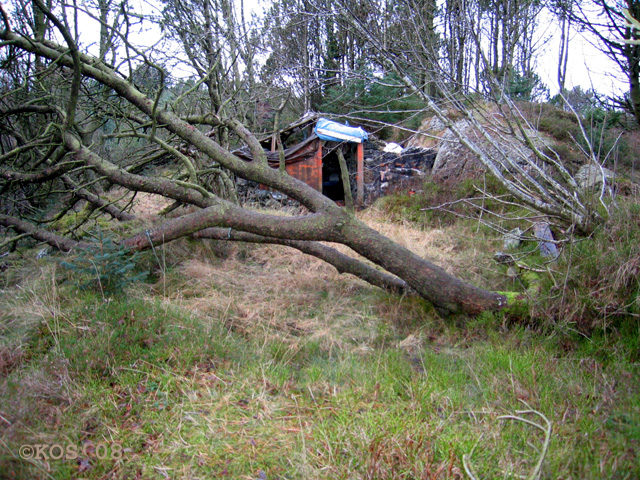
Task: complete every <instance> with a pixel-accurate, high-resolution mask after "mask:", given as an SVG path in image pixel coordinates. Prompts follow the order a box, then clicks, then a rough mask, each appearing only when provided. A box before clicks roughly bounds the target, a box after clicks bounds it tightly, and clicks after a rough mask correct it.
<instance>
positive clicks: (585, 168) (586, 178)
mask: <svg viewBox="0 0 640 480" xmlns="http://www.w3.org/2000/svg"><path fill="white" fill-rule="evenodd" d="M574 178H575V180H576V183H577V184H578V186H579V187H580V188H581V189H582V190H591V189H594V188H598V189H599V188H602V183H603V179H604V182H605V183H606V185H607V186H612V184H613V182H614V180H615V178H616V174H615V173H614V172H612V171H611V170H609V169H607V168H604V167H600V166H599V165H596V164H594V163H589V164H586V165H582V166H581V167H580V169H579V170H578V171H577V172H576V174H575V175H574Z"/></svg>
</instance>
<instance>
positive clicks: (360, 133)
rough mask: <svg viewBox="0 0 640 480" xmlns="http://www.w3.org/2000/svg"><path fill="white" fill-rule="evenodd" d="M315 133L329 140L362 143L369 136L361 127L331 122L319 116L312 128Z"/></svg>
mask: <svg viewBox="0 0 640 480" xmlns="http://www.w3.org/2000/svg"><path fill="white" fill-rule="evenodd" d="M314 131H315V133H316V135H317V136H318V137H319V138H320V139H322V140H327V141H329V142H345V141H346V142H354V143H362V142H363V141H364V140H366V139H367V138H369V134H368V133H367V132H365V131H364V130H363V129H362V128H361V127H349V126H347V125H343V124H341V123H338V122H332V121H331V120H327V119H326V118H319V119H318V122H317V123H316V128H315V129H314Z"/></svg>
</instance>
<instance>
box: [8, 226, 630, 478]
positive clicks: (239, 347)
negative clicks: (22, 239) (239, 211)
mask: <svg viewBox="0 0 640 480" xmlns="http://www.w3.org/2000/svg"><path fill="white" fill-rule="evenodd" d="M634 218H635V217H634ZM627 230H628V229H627ZM402 231H403V232H405V230H402ZM625 231H626V230H625ZM611 232H612V233H611V235H610V240H611V241H612V242H614V243H620V242H622V240H620V239H619V238H618V237H615V235H622V234H623V233H624V232H623V231H613V230H612V231H611ZM616 232H617V233H616ZM426 234H427V232H423V231H422V230H421V231H420V232H419V235H418V236H417V238H422V237H424V236H426ZM627 237H629V238H627ZM435 238H436V240H435V241H440V240H439V239H441V238H442V237H435ZM594 239H595V240H594V241H597V236H594ZM623 240H625V241H624V242H622V243H620V244H621V245H627V246H628V247H629V249H631V250H629V251H627V250H625V249H622V250H620V251H621V252H622V253H621V254H620V255H622V258H623V260H624V262H623V265H627V264H628V262H627V259H628V258H630V253H629V252H633V251H634V250H633V248H635V247H633V241H631V240H632V239H631V236H630V234H629V235H627V236H625V237H624V239H623ZM483 241H485V242H487V244H488V243H489V242H490V239H485V240H483ZM453 244H455V248H452V249H450V250H449V253H448V255H449V256H450V257H451V258H455V259H457V260H456V261H457V262H459V263H458V265H457V268H462V267H460V265H462V266H464V265H466V264H469V265H471V263H474V264H475V263H481V262H484V261H485V260H486V259H484V260H483V259H482V258H480V257H473V258H474V260H473V261H472V260H469V259H466V260H465V257H464V255H465V252H468V251H470V250H471V249H472V248H473V249H474V251H475V249H476V248H477V245H478V243H477V242H476V243H471V242H470V241H469V242H467V241H466V240H455V242H454V243H453ZM587 247H588V245H586V244H585V245H582V246H581V247H580V248H583V251H589V250H587ZM592 248H595V247H592ZM625 248H626V247H625ZM425 249H426V247H425ZM425 251H427V250H425ZM181 252H182V251H181ZM164 253H166V254H167V257H168V258H169V259H170V258H171V252H163V254H164ZM241 253H242V258H238V257H239V255H236V256H235V257H234V256H233V254H232V255H230V257H229V258H228V259H226V260H221V259H213V260H211V261H207V260H206V259H205V260H202V259H198V260H193V259H190V258H189V256H183V257H182V258H181V259H180V260H176V261H171V262H168V263H169V264H170V265H173V266H172V267H170V268H169V270H168V271H167V275H166V277H162V278H160V279H158V281H157V283H156V284H146V285H138V286H135V288H133V289H131V288H130V289H129V290H127V291H126V292H124V293H122V294H120V295H114V296H112V297H108V298H107V297H105V296H103V295H102V293H101V292H99V291H94V292H91V291H83V290H77V287H75V286H74V285H73V283H72V282H65V281H64V280H68V272H65V271H62V270H61V269H60V267H59V266H57V265H56V263H55V262H43V261H40V263H38V262H35V263H32V264H31V265H29V264H28V262H23V263H20V264H19V269H16V270H14V271H12V272H11V271H9V272H6V275H8V276H5V277H4V279H3V288H4V289H3V290H2V292H0V303H1V304H2V305H3V309H2V310H0V479H3V478H7V479H31V478H37V479H39V478H43V479H45V478H47V479H50V478H54V479H56V480H57V479H72V478H83V479H101V478H118V479H134V478H144V479H155V478H157V479H164V478H184V479H197V478H206V479H209V478H233V479H257V478H268V479H406V480H409V479H459V478H468V477H469V476H468V474H467V472H465V462H464V460H463V459H465V458H466V460H467V461H466V464H467V469H471V470H469V471H472V472H473V475H474V476H475V478H479V479H480V478H482V479H493V478H514V479H515V478H523V477H524V478H526V477H527V476H529V475H531V474H532V472H534V471H535V469H536V465H537V463H538V460H539V458H540V455H541V452H542V449H543V445H544V442H545V435H544V432H543V431H542V430H541V429H539V428H537V427H535V426H534V425H532V424H531V423H527V421H530V422H537V423H539V424H540V425H542V426H544V425H545V419H547V420H548V421H549V422H550V424H551V426H552V433H551V436H550V438H549V442H548V450H547V451H546V454H545V455H544V458H543V461H542V464H541V470H540V475H539V478H549V479H556V478H563V479H601V478H620V479H624V478H638V477H640V466H639V465H640V462H638V458H637V455H638V449H639V448H640V381H639V380H640V368H639V366H640V363H639V359H640V329H638V326H637V321H636V320H635V319H634V318H631V317H630V318H627V319H626V320H624V321H617V322H609V323H608V324H607V328H600V329H592V330H591V331H590V332H589V335H585V334H584V333H583V332H578V331H577V330H576V329H575V328H571V325H566V324H559V323H557V322H556V321H555V319H550V320H548V321H544V320H543V319H541V316H540V315H538V316H531V317H529V318H526V319H510V318H504V317H502V316H500V315H491V314H486V315H481V316H480V317H478V318H474V319H470V318H466V317H456V318H450V319H441V318H439V317H438V316H437V314H436V313H435V312H434V310H433V309H432V308H431V307H430V306H428V305H426V304H425V302H423V301H422V300H419V299H415V298H398V297H396V296H393V295H388V294H384V293H381V292H380V291H379V290H377V289H375V288H373V287H369V286H367V285H365V284H363V283H362V282H360V281H358V280H356V279H353V278H350V277H346V276H341V275H338V274H337V273H336V272H335V271H333V270H332V269H331V268H329V267H326V266H325V265H323V264H321V263H320V262H316V261H314V260H310V259H309V258H307V257H305V256H303V255H301V254H292V253H291V252H289V251H286V250H283V249H280V248H275V247H259V248H255V249H252V250H247V251H244V250H243V251H242V252H241ZM614 253H615V252H607V254H606V255H600V256H599V257H598V258H601V259H602V260H603V261H604V262H605V263H604V264H605V265H606V264H607V263H606V262H609V263H610V264H611V265H613V264H614V263H615V261H614V259H612V258H611V259H610V258H609V257H613V256H615V255H614ZM180 255H184V252H182V253H180ZM487 255H490V253H489V254H487ZM200 257H204V255H201V256H200ZM476 258H478V260H475V259H476ZM560 265H561V264H560ZM587 267H588V265H585V266H581V267H580V268H578V266H576V264H575V263H574V267H573V268H574V270H573V271H572V272H571V274H572V275H573V276H572V277H571V278H574V277H575V278H577V277H578V276H580V275H582V276H583V277H584V278H587V277H589V276H590V275H591V274H590V273H589V272H590V270H594V271H595V270H598V269H597V268H595V267H589V268H587ZM558 268H560V267H558ZM627 270H628V269H627ZM627 270H624V272H622V273H625V272H626V273H628V272H627ZM622 273H619V274H618V278H620V279H621V280H620V282H622V280H624V281H625V282H626V281H627V280H628V278H627V277H623V276H622ZM589 278H590V277H589ZM629 278H630V277H629ZM630 281H631V280H629V282H630ZM622 283H624V282H622ZM622 283H621V284H622ZM625 285H627V283H625ZM629 285H630V287H629V288H630V291H631V290H632V288H631V287H633V284H629ZM542 307H544V305H543V306H542ZM542 307H541V308H542ZM547 308H548V307H547ZM585 311H586V310H585ZM522 411H529V412H531V411H535V412H539V414H537V413H521V412H522ZM519 412H520V413H519ZM505 416H507V417H509V418H505ZM516 416H517V417H519V418H520V420H515V419H513V418H511V417H516ZM36 444H39V445H48V446H51V445H61V446H63V447H65V448H66V447H68V446H71V447H73V448H75V449H76V450H77V451H78V452H79V454H78V456H77V458H69V459H65V458H60V459H54V458H49V459H42V458H40V459H33V458H32V459H24V458H21V456H20V448H21V446H24V445H36ZM105 449H106V450H105Z"/></svg>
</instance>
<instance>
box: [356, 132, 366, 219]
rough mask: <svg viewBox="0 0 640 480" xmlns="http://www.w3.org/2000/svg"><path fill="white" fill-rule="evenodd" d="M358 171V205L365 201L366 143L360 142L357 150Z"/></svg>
mask: <svg viewBox="0 0 640 480" xmlns="http://www.w3.org/2000/svg"><path fill="white" fill-rule="evenodd" d="M356 160H357V172H356V205H359V206H360V205H362V204H363V202H364V145H363V144H362V143H358V145H357V150H356Z"/></svg>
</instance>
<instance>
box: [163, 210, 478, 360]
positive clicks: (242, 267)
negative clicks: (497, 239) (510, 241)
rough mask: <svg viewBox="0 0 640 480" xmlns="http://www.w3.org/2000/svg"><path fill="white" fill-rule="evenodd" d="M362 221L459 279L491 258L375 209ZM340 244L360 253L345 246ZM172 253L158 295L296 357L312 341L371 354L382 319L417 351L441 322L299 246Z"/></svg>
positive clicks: (176, 249) (185, 246) (184, 248)
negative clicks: (429, 324)
mask: <svg viewBox="0 0 640 480" xmlns="http://www.w3.org/2000/svg"><path fill="white" fill-rule="evenodd" d="M268 213H272V214H276V215H283V214H291V212H288V211H285V212H282V211H268ZM360 217H361V218H362V219H363V221H365V222H366V223H367V224H368V225H370V226H371V227H373V228H375V229H377V230H378V231H380V232H381V233H383V234H384V235H387V236H389V237H391V238H392V239H394V240H396V241H397V242H399V243H400V244H402V245H404V246H405V247H407V248H410V249H411V250H412V251H414V252H415V253H416V254H418V255H420V256H422V257H424V258H427V259H429V260H431V261H433V262H435V263H437V264H439V265H441V266H443V267H444V268H445V269H446V270H447V271H449V272H450V273H452V274H454V275H458V274H460V273H461V272H464V276H465V277H466V278H469V277H473V275H476V276H479V275H480V274H481V273H482V272H481V270H480V267H478V265H481V264H482V261H480V258H483V257H488V254H487V253H486V252H484V251H482V249H472V250H471V251H469V250H468V249H464V248H463V244H462V242H461V239H460V236H459V235H456V234H454V233H453V230H451V231H450V230H449V229H434V230H429V231H425V230H420V229H418V228H416V227H415V225H412V224H410V223H406V224H397V223H392V222H391V221H388V219H386V218H385V216H384V214H383V213H382V212H380V211H379V210H375V209H369V210H367V211H365V212H361V213H360ZM332 246H333V247H335V248H337V249H338V250H340V251H342V252H343V253H347V254H349V255H354V256H355V255H356V254H355V253H354V252H352V251H351V250H350V249H349V248H347V247H344V246H342V245H335V244H332ZM164 248H166V252H165V253H163V255H165V254H166V258H167V259H168V261H167V263H168V264H170V265H175V267H176V268H174V269H170V270H169V272H168V274H167V276H166V277H165V276H161V277H160V278H159V280H158V281H157V283H156V284H155V286H154V289H153V290H154V295H155V294H160V295H162V296H164V298H165V301H167V302H168V303H174V304H178V305H179V306H180V307H181V308H186V309H188V310H190V311H192V312H194V313H195V314H197V315H198V316H201V317H203V318H208V319H209V321H223V322H224V323H225V324H226V325H227V326H228V327H229V328H230V329H231V330H233V331H235V332H239V333H241V334H243V335H246V336H249V337H253V338H264V339H265V341H266V342H268V341H272V340H277V341H279V342H282V345H283V348H284V349H289V351H290V353H291V355H294V354H295V351H296V350H297V349H298V348H300V345H303V344H304V343H306V342H317V343H318V344H319V345H320V347H321V348H323V349H327V350H332V349H339V350H345V349H346V350H348V351H351V352H353V353H356V354H366V353H367V352H369V351H371V350H372V348H373V347H374V346H375V344H376V341H377V340H378V339H379V338H380V335H384V334H385V333H384V332H381V331H380V329H381V327H380V319H381V318H382V319H385V320H388V321H389V322H391V325H392V328H395V327H399V328H402V329H403V333H402V338H405V337H406V338H405V339H404V341H403V340H402V339H400V340H399V341H398V344H399V347H400V348H402V349H404V350H406V351H407V352H408V353H411V352H412V351H414V350H417V349H419V348H420V346H421V345H422V342H423V341H424V338H423V337H424V335H422V333H419V332H416V331H415V329H416V328H418V327H419V326H420V325H423V324H424V323H425V322H426V321H428V320H427V316H429V317H432V316H433V314H432V313H431V312H429V313H427V311H426V310H425V306H424V304H422V303H420V302H416V303H415V304H413V305H412V304H411V302H409V303H407V301H405V300H402V299H397V298H395V299H392V298H391V297H387V296H386V295H385V294H383V293H381V291H379V290H378V289H377V288H375V287H372V286H370V285H368V284H367V283H365V282H363V281H361V280H360V279H357V278H355V277H353V276H350V275H340V274H338V272H337V271H336V270H335V269H334V268H333V267H331V266H330V265H328V264H326V263H324V262H322V261H321V260H318V259H316V258H314V257H311V256H308V255H305V254H303V253H301V252H299V251H297V250H294V249H291V248H287V247H282V246H276V245H234V246H232V247H231V248H230V249H229V254H228V255H227V256H226V258H220V256H219V255H216V254H215V252H214V251H213V250H212V248H211V247H210V246H209V245H208V244H207V243H200V242H198V243H197V244H194V243H193V242H186V241H182V242H174V243H173V244H170V245H166V246H165V247H164ZM485 260H486V259H485ZM432 319H433V318H431V320H432ZM404 327H407V328H404Z"/></svg>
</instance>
